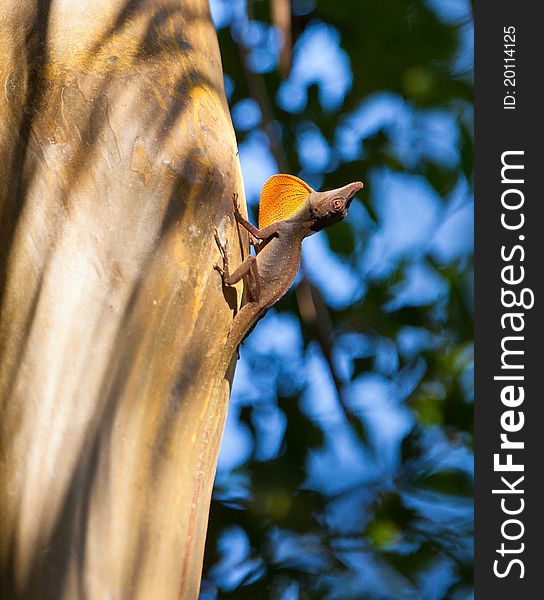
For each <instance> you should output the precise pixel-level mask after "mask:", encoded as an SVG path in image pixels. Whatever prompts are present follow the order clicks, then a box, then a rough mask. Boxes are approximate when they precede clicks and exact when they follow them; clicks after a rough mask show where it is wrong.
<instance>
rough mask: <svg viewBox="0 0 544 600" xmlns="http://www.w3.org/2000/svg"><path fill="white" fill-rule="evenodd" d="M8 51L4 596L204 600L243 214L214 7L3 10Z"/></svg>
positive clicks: (166, 2) (33, 5) (2, 195)
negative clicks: (220, 269) (228, 276)
mask: <svg viewBox="0 0 544 600" xmlns="http://www.w3.org/2000/svg"><path fill="white" fill-rule="evenodd" d="M0 31H1V33H2V45H1V47H0V83H1V84H2V86H1V89H0V127H1V129H0V202H1V205H0V210H1V222H0V245H1V247H0V285H1V293H2V295H1V324H0V393H1V396H0V398H1V405H0V428H1V429H0V434H1V456H0V501H1V508H0V513H1V516H0V569H1V570H0V580H1V590H2V593H3V596H2V597H5V598H9V599H10V600H11V599H12V598H25V599H26V598H40V600H43V599H46V600H47V599H54V600H59V599H70V600H74V599H80V598H86V599H90V600H94V599H99V600H103V599H112V600H114V599H115V600H121V599H124V598H127V599H131V600H132V599H138V598H141V599H145V600H149V599H153V598H157V599H160V600H169V599H170V598H184V599H185V598H187V599H192V598H196V597H197V596H198V589H199V582H200V573H201V565H202V555H203V550H204V541H205V535H206V525H207V518H208V509H209V502H210V495H211V490H212V485H213V478H214V474H215V465H216V459H217V453H218V449H219V444H220V439H221V435H222V431H223V424H224V419H225V413H226V409H227V401H228V392H229V384H228V379H225V378H224V377H225V374H224V373H222V372H221V370H220V369H219V364H220V362H221V359H220V356H221V351H222V348H223V345H224V339H225V336H226V334H227V331H228V328H229V325H230V323H231V320H232V314H233V311H234V310H235V308H236V305H239V303H240V289H241V288H240V287H239V288H238V291H237V294H235V296H234V297H230V296H229V297H227V300H228V302H227V301H226V299H225V295H224V292H223V290H222V286H221V281H220V277H219V275H218V273H216V272H215V271H214V270H213V263H214V261H216V260H218V256H219V255H218V252H217V248H216V246H215V243H214V239H213V235H212V232H213V227H214V226H217V227H218V228H219V230H220V233H221V235H223V236H226V237H229V239H230V241H231V248H232V250H233V254H234V256H233V261H237V260H239V259H240V248H241V246H240V244H239V243H238V236H237V234H236V228H235V224H234V222H233V220H232V218H231V217H230V216H227V215H231V214H232V208H231V198H232V193H233V192H234V191H238V192H239V193H240V195H241V199H242V203H243V188H242V184H241V178H240V171H239V164H238V158H237V151H236V140H235V137H234V131H233V128H232V124H231V120H230V116H229V112H228V107H227V103H226V100H225V94H224V90H223V74H222V69H221V61H220V56H219V49H218V45H217V38H216V33H215V29H214V27H213V24H212V21H211V19H210V14H209V9H208V6H207V1H206V0H154V1H152V0H93V2H81V1H78V0H50V1H47V0H34V1H31V0H26V1H25V0H23V1H21V0H3V2H2V3H1V5H0ZM237 255H238V256H237Z"/></svg>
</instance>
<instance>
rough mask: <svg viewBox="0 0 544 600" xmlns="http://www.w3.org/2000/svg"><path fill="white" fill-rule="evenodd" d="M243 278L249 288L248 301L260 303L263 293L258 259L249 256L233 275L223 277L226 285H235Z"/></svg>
mask: <svg viewBox="0 0 544 600" xmlns="http://www.w3.org/2000/svg"><path fill="white" fill-rule="evenodd" d="M242 278H243V279H244V283H245V284H246V286H247V290H246V292H247V301H248V302H251V303H253V302H258V301H259V296H260V291H261V290H260V278H259V270H258V268H257V259H256V258H255V257H254V256H252V255H250V256H248V257H247V258H246V259H245V260H244V262H243V263H242V264H241V265H240V266H239V267H238V268H237V269H236V271H234V273H232V275H229V274H227V273H225V274H224V275H223V283H224V284H225V285H234V284H235V283H238V282H239V281H240V279H242Z"/></svg>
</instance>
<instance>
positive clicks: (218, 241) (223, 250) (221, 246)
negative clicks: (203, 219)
mask: <svg viewBox="0 0 544 600" xmlns="http://www.w3.org/2000/svg"><path fill="white" fill-rule="evenodd" d="M213 237H214V238H215V243H216V244H217V247H218V248H219V252H220V254H221V256H222V257H223V258H224V257H225V254H226V249H227V247H228V241H227V240H225V243H223V242H222V241H221V239H220V238H219V234H218V233H217V229H214V230H213Z"/></svg>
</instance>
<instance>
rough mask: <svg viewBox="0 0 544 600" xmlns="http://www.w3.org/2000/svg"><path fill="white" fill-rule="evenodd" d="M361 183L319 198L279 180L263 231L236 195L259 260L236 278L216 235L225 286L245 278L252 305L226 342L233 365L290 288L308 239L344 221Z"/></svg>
mask: <svg viewBox="0 0 544 600" xmlns="http://www.w3.org/2000/svg"><path fill="white" fill-rule="evenodd" d="M362 187H363V184H362V183H361V182H360V181H356V182H354V183H350V184H348V185H346V186H344V187H341V188H338V189H335V190H331V191H328V192H316V191H314V190H312V188H310V186H308V185H307V184H306V183H304V182H303V181H302V180H300V179H298V178H297V177H294V176H292V175H274V176H272V177H271V178H270V179H269V180H268V181H267V182H266V184H265V186H264V187H263V191H262V192H261V200H260V205H259V228H257V227H255V226H254V225H252V224H251V223H249V222H248V221H247V220H246V219H244V217H243V216H242V215H241V214H240V211H239V209H238V203H237V195H236V194H234V196H233V201H234V216H235V218H236V221H237V222H238V223H239V224H240V225H242V227H244V228H245V229H246V230H247V231H248V233H249V236H250V240H251V242H252V244H253V246H254V248H255V252H256V255H255V256H253V255H250V256H248V257H246V259H245V260H244V261H243V262H242V264H241V265H240V266H239V267H238V268H237V269H236V270H235V271H234V272H233V273H232V274H231V273H230V271H229V252H228V246H227V244H226V243H225V244H222V243H221V241H220V240H219V236H218V235H217V232H215V240H216V243H217V245H218V247H219V251H220V253H221V256H222V259H223V266H222V267H220V266H219V265H214V268H215V269H216V270H217V271H219V273H220V274H221V277H222V279H223V283H224V284H225V285H234V284H235V283H237V282H238V281H240V280H241V279H242V278H243V279H244V283H245V284H246V289H247V302H246V304H244V306H243V307H242V308H241V309H240V310H239V312H238V313H237V314H236V317H235V318H234V321H233V324H232V327H231V330H230V332H229V335H228V338H227V349H226V351H227V354H228V360H230V356H231V355H232V353H233V352H234V351H235V350H236V348H237V347H238V346H239V344H240V343H241V342H242V341H243V339H244V338H245V337H246V336H247V335H248V333H249V332H250V331H251V330H252V329H253V327H254V326H255V324H256V323H257V321H259V319H261V318H262V317H263V316H264V314H265V313H266V312H267V310H268V309H269V308H270V307H271V306H273V305H274V304H275V303H276V302H277V301H278V300H279V299H280V298H282V297H283V296H284V295H285V294H286V293H287V290H288V289H289V288H290V287H291V284H292V283H293V281H294V279H295V277H296V274H297V272H298V270H299V267H300V264H301V260H302V241H303V239H304V238H306V237H308V236H310V235H312V234H314V233H316V232H317V231H320V230H321V229H323V228H324V227H328V226H329V225H332V224H334V223H337V222H338V221H341V220H342V219H344V218H345V217H346V215H347V213H348V209H349V205H350V203H351V201H352V199H353V197H354V196H355V194H356V193H357V192H358V191H359V190H360V189H361V188H362Z"/></svg>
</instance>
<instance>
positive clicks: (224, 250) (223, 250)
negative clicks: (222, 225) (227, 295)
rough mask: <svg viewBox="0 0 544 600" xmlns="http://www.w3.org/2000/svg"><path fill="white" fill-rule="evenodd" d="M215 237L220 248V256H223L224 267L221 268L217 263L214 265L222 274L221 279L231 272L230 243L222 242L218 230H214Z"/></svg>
mask: <svg viewBox="0 0 544 600" xmlns="http://www.w3.org/2000/svg"><path fill="white" fill-rule="evenodd" d="M213 237H214V238H215V243H216V244H217V247H218V248H219V254H221V258H222V259H223V267H222V268H221V267H220V266H219V265H218V264H217V263H216V264H214V266H213V268H214V269H215V270H216V271H218V272H219V273H221V277H225V276H226V275H227V274H228V270H229V242H228V240H225V242H224V243H223V242H221V240H220V239H219V234H218V233H217V229H214V230H213Z"/></svg>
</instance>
